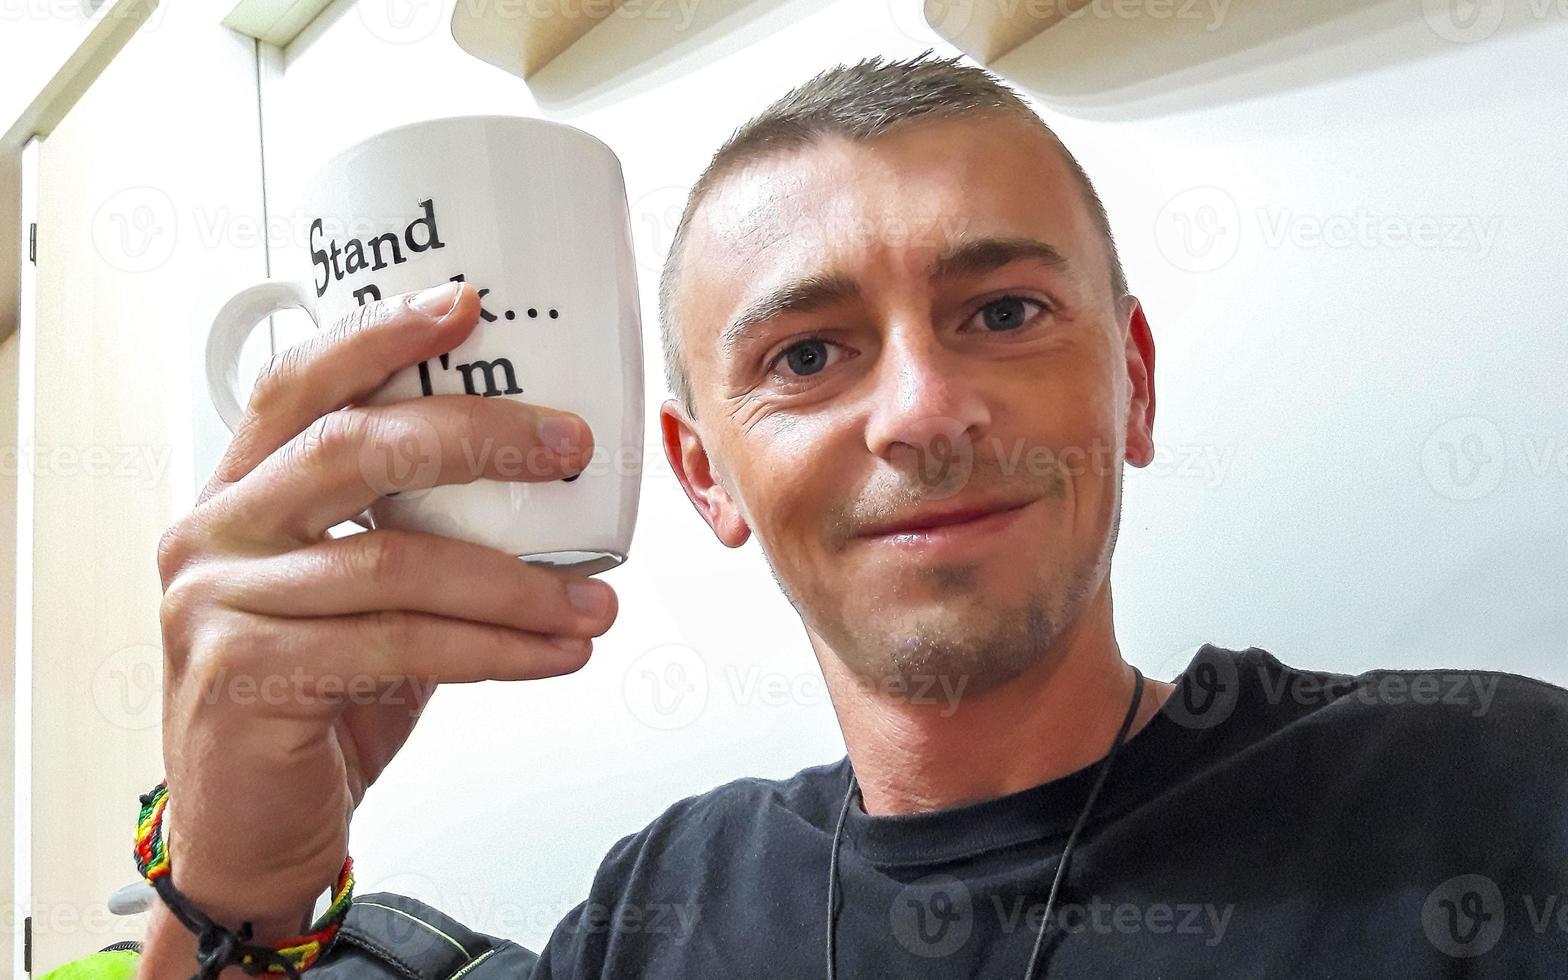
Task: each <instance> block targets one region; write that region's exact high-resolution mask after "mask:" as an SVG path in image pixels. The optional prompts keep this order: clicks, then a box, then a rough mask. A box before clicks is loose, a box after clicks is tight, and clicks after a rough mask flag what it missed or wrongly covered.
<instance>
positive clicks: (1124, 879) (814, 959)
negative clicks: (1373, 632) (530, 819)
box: [474, 644, 1568, 980]
mask: <svg viewBox="0 0 1568 980" xmlns="http://www.w3.org/2000/svg"><path fill="white" fill-rule="evenodd" d="M1173 680H1175V681H1176V683H1177V689H1176V690H1175V691H1174V692H1173V693H1172V694H1171V696H1170V698H1169V699H1168V700H1167V702H1166V703H1165V705H1164V706H1163V707H1162V709H1161V711H1160V712H1159V713H1158V714H1157V715H1155V716H1154V718H1153V719H1152V720H1151V721H1150V722H1149V723H1148V724H1146V725H1145V726H1144V727H1143V728H1142V729H1140V730H1139V731H1138V732H1137V733H1135V734H1134V735H1133V736H1131V737H1130V738H1129V739H1128V740H1127V742H1126V743H1125V744H1124V745H1123V746H1122V748H1121V750H1120V751H1119V752H1118V754H1117V757H1116V760H1115V763H1114V765H1113V767H1112V770H1111V772H1110V774H1109V777H1108V779H1107V782H1106V783H1105V786H1104V788H1103V789H1102V790H1101V794H1100V797H1099V800H1098V802H1097V803H1096V805H1095V809H1094V812H1093V813H1092V815H1091V817H1090V819H1089V822H1088V823H1087V825H1086V826H1085V828H1084V831H1083V833H1082V835H1081V836H1080V838H1079V840H1078V843H1077V845H1076V847H1075V849H1074V852H1073V856H1072V859H1071V861H1070V862H1069V864H1068V872H1067V875H1066V878H1065V880H1064V883H1063V887H1062V892H1061V894H1060V895H1059V896H1058V898H1057V911H1056V912H1055V913H1053V919H1055V921H1056V922H1057V923H1058V926H1059V927H1058V928H1055V929H1052V930H1051V931H1050V932H1049V933H1048V934H1047V937H1046V941H1045V944H1044V947H1043V949H1042V951H1041V965H1040V967H1039V970H1038V972H1037V974H1036V976H1038V977H1072V978H1075V980H1088V978H1095V977H1118V978H1135V977H1136V978H1144V977H1147V978H1162V980H1178V978H1198V977H1205V978H1206V977H1224V978H1246V977H1271V978H1275V977H1289V978H1341V977H1343V978H1361V977H1400V978H1408V977H1422V978H1425V977H1445V978H1457V977H1510V978H1521V977H1540V978H1553V980H1559V978H1563V977H1568V765H1565V763H1568V691H1565V690H1564V689H1563V688H1560V687H1557V686H1555V685H1551V684H1548V683H1546V682H1544V681H1540V680H1536V679H1532V678H1528V677H1522V676H1519V675H1515V674H1507V673H1501V672H1497V671H1482V670H1429V671H1419V670H1376V671H1369V672H1366V673H1363V674H1360V675H1356V676H1350V675H1346V674H1337V673H1328V672H1322V671H1309V670H1302V669H1298V668H1294V667H1288V666H1286V665H1284V664H1282V663H1281V662H1280V661H1279V660H1277V659H1275V658H1274V657H1273V656H1272V655H1271V654H1269V653H1268V652H1266V651H1264V650H1261V649H1258V648H1256V647H1252V648H1248V649H1246V650H1244V651H1239V652H1238V651H1234V650H1228V649H1224V648H1220V647H1216V646H1213V645H1211V644H1205V645H1204V646H1203V647H1202V648H1201V649H1200V650H1199V651H1198V653H1197V654H1196V655H1195V656H1194V658H1193V660H1192V662H1191V663H1190V664H1189V665H1188V666H1187V668H1186V669H1185V670H1184V671H1183V672H1182V674H1181V675H1180V676H1179V677H1178V678H1173ZM1096 766H1097V764H1093V765H1090V766H1088V767H1086V768H1084V769H1081V770H1078V771H1076V772H1073V773H1071V774H1069V775H1066V776H1064V777H1062V778H1059V779H1056V780H1052V781H1050V782H1048V783H1044V784H1041V785H1039V786H1035V787H1032V788H1030V789H1026V790H1022V791H1020V792H1016V793H1012V794H1009V795H1006V796H1002V797H998V798H995V799H991V800H987V801H983V802H979V803H973V804H965V805H961V806H955V807H950V808H946V809H942V810H938V811H933V812H927V813H920V814H912V815H900V816H875V817H874V816H869V815H867V814H866V813H865V812H864V811H863V810H861V809H860V807H859V804H858V802H857V803H856V804H854V805H852V806H851V808H850V812H849V814H848V818H847V822H846V827H845V834H844V838H843V842H842V846H841V850H840V853H839V865H838V867H839V889H840V896H841V898H840V901H841V906H840V913H839V919H838V930H837V944H838V970H837V972H838V976H839V977H843V978H858V977H901V978H925V977H930V978H943V980H951V978H958V977H987V978H998V980H1002V978H1006V980H1012V978H1017V977H1021V976H1022V975H1023V972H1024V968H1025V965H1026V963H1027V962H1028V959H1029V954H1030V951H1031V949H1032V947H1033V945H1034V942H1035V934H1036V931H1037V930H1038V927H1039V921H1040V914H1041V910H1042V907H1043V905H1044V902H1045V896H1046V893H1047V890H1048V888H1049V882H1050V880H1051V877H1052V876H1053V875H1054V873H1055V870H1056V865H1057V861H1058V858H1059V855H1060V852H1061V849H1062V845H1063V844H1064V843H1065V841H1066V838H1067V835H1068V833H1069V831H1070V829H1071V827H1072V824H1073V822H1074V820H1075V819H1076V818H1077V816H1078V812H1079V810H1080V809H1081V808H1082V805H1083V803H1084V800H1085V799H1086V797H1087V794H1088V792H1089V789H1090V786H1091V785H1092V783H1093V781H1094V778H1095V775H1096ZM848 774H849V770H848V760H847V758H845V759H840V760H839V761H837V762H834V763H831V764H828V765H822V766H816V767H812V768H808V769H804V770H802V771H800V772H798V773H796V774H795V775H793V776H791V777H789V778H788V779H784V780H770V779H756V778H746V779H739V780H735V781H734V782H730V783H727V784H725V785H723V786H720V787H718V788H716V789H714V790H711V791H709V792H707V793H703V794H699V795H696V796H692V797H688V798H686V799H683V800H681V801H679V802H677V803H675V804H674V805H672V806H671V807H670V808H669V809H667V810H666V811H665V812H664V813H663V814H661V815H660V816H659V817H658V818H656V819H655V820H654V821H653V822H652V823H650V824H649V825H648V826H647V827H645V828H644V829H643V830H641V831H639V832H637V833H635V834H631V835H628V836H627V837H624V838H622V839H621V840H620V841H619V842H618V843H617V844H616V845H615V846H614V847H613V848H612V849H611V850H610V852H609V854H608V855H607V856H606V857H605V859H604V861H603V863H602V864H601V866H600V868H599V870H598V872H597V873H596V875H595V877H594V881H593V885H592V888H591V890H590V894H589V896H588V898H587V899H586V900H585V901H584V902H583V903H582V904H580V905H579V906H577V907H576V908H574V909H573V910H572V911H571V912H570V913H568V915H567V916H566V917H565V918H564V919H563V920H562V921H561V923H560V924H559V925H558V926H557V927H556V929H555V931H554V933H553V934H552V935H551V937H550V939H549V941H548V943H547V944H546V946H545V948H544V949H543V950H542V951H541V953H540V954H539V959H538V962H537V963H535V964H533V966H532V970H531V974H530V975H531V978H532V980H547V978H550V980H564V978H589V977H616V978H621V977H627V978H629V977H639V978H647V980H655V978H657V980H665V978H669V980H677V978H679V980H691V978H706V977H747V978H750V977H778V978H791V980H796V978H799V980H806V978H820V977H824V976H825V974H826V965H825V963H826V960H825V957H826V952H825V939H826V931H827V924H828V916H827V879H828V866H829V850H830V843H831V841H832V837H833V830H834V826H835V823H836V821H837V818H838V814H839V812H840V808H841V806H842V801H843V797H844V792H845V790H846V788H847V785H848V784H847V779H848ZM530 958H531V957H530ZM519 962H520V961H519ZM474 976H476V977H481V978H487V977H488V976H489V974H488V973H483V972H482V971H477V970H476V971H475V973H474Z"/></svg>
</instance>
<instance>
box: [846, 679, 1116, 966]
mask: <svg viewBox="0 0 1568 980" xmlns="http://www.w3.org/2000/svg"><path fill="white" fill-rule="evenodd" d="M1132 672H1133V684H1132V703H1130V704H1129V705H1127V715H1126V717H1124V718H1123V719H1122V727H1121V729H1120V730H1119V731H1118V732H1117V733H1116V739H1115V740H1114V741H1112V742H1111V751H1110V752H1108V753H1107V754H1106V756H1105V759H1104V760H1103V761H1102V762H1101V763H1100V772H1099V775H1098V776H1096V777H1095V780H1094V786H1093V788H1091V789H1090V790H1089V798H1088V799H1087V800H1085V801H1084V804H1083V809H1082V810H1081V811H1079V813H1078V820H1077V821H1076V822H1075V823H1074V824H1073V830H1072V833H1070V834H1068V835H1067V844H1066V846H1064V847H1063V848H1062V859H1061V860H1060V861H1058V862H1057V864H1056V876H1055V877H1054V878H1053V879H1052V880H1051V891H1050V893H1049V894H1048V895H1047V896H1046V898H1045V914H1044V915H1043V916H1041V917H1040V933H1039V935H1037V936H1035V939H1034V951H1033V952H1031V953H1030V954H1029V965H1028V966H1027V967H1025V968H1024V980H1031V978H1032V977H1033V976H1034V970H1035V965H1036V963H1037V962H1038V961H1039V958H1040V947H1041V945H1042V944H1043V943H1044V942H1045V930H1046V926H1048V925H1049V924H1050V922H1051V910H1052V909H1054V908H1055V907H1056V893H1057V892H1058V891H1059V890H1060V889H1061V886H1062V878H1063V877H1064V876H1065V875H1066V872H1067V859H1068V857H1070V856H1071V855H1072V852H1073V845H1074V844H1076V843H1077V842H1078V834H1079V832H1080V831H1082V830H1083V825H1084V823H1085V822H1087V821H1088V819H1089V811H1090V810H1092V809H1094V801H1095V798H1096V797H1098V796H1099V795H1100V787H1101V786H1104V785H1105V777H1106V775H1107V774H1108V773H1109V772H1110V771H1111V762H1112V760H1114V759H1115V758H1116V750H1117V749H1120V748H1121V747H1122V742H1123V741H1124V740H1125V739H1126V738H1127V729H1128V728H1130V727H1132V720H1133V717H1134V716H1135V715H1137V713H1138V705H1139V704H1141V703H1142V702H1143V671H1141V670H1139V669H1138V668H1137V667H1134V668H1133V669H1132ZM859 789H860V784H859V782H858V781H856V779H855V769H854V766H851V767H850V769H849V788H848V789H846V790H845V791H844V805H843V806H842V807H841V808H840V809H839V812H838V826H837V827H835V828H834V829H833V852H832V855H831V856H830V857H829V858H828V980H835V978H836V977H837V967H836V966H835V962H834V961H835V959H836V957H835V956H834V949H835V944H834V938H833V937H834V933H835V932H836V931H837V926H838V904H837V902H836V901H835V898H836V897H837V893H838V849H839V842H840V840H842V838H843V836H844V818H845V817H847V816H848V815H849V801H850V799H851V797H853V796H854V795H855V794H856V792H857V791H858V790H859Z"/></svg>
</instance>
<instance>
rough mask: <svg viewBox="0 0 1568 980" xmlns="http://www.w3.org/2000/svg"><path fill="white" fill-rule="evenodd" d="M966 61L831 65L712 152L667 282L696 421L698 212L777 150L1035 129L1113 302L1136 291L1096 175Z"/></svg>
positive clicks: (679, 371)
mask: <svg viewBox="0 0 1568 980" xmlns="http://www.w3.org/2000/svg"><path fill="white" fill-rule="evenodd" d="M961 57H962V56H960V55H955V56H953V57H951V58H936V57H933V56H932V53H931V49H929V48H928V49H927V50H925V51H924V52H922V53H920V54H918V55H915V56H914V57H912V58H909V59H908V60H905V61H883V60H882V58H881V56H880V55H878V56H875V57H871V58H866V59H863V60H861V61H859V62H856V63H855V64H853V65H843V64H841V65H838V66H837V67H834V68H830V69H828V70H826V71H823V72H821V73H820V74H818V75H816V76H815V77H813V78H811V79H810V80H809V81H807V82H805V83H803V84H801V85H799V86H797V87H795V88H793V89H791V90H790V91H789V92H787V93H785V94H784V96H783V97H781V98H780V99H778V100H777V101H776V102H774V103H773V104H772V105H770V106H768V107H767V108H766V109H764V110H763V111H762V112H761V113H760V114H758V115H757V116H756V117H754V118H753V119H751V121H749V122H747V123H746V124H745V125H743V126H741V127H740V128H738V129H736V130H735V132H734V133H732V134H731V135H730V138H729V139H728V140H726V141H725V143H724V145H723V146H721V147H720V148H719V150H718V152H717V153H715V154H714V155H713V159H712V160H711V161H710V162H709V163H708V166H707V168H706V169H705V170H703V172H702V175H701V176H699V177H698V178H697V182H696V183H695V184H694V185H692V189H691V192H690V194H689V195H688V196H687V198H686V207H685V210H684V211H682V212H681V218H680V223H679V224H677V225H676V227H675V236H674V239H673V240H672V241H671V244H670V251H669V255H668V256H666V258H665V261H664V270H663V272H662V274H661V275H660V277H659V328H660V335H661V339H662V341H663V344H664V373H665V380H666V381H667V382H668V384H669V386H670V390H671V392H673V393H674V395H675V397H676V398H677V399H678V400H679V401H680V404H681V405H682V407H683V408H685V410H686V414H687V415H688V416H689V417H691V418H693V419H695V418H696V417H697V406H696V399H695V397H694V395H693V392H692V386H691V376H690V374H688V372H687V370H686V365H685V360H684V358H683V355H682V352H681V340H680V329H679V325H678V324H677V323H676V322H675V294H676V289H677V286H678V282H679V279H680V274H681V253H682V252H683V251H684V247H685V244H686V237H687V232H688V228H689V225H690V222H691V218H692V215H693V214H694V213H695V212H696V210H697V206H698V205H699V204H701V203H702V201H703V199H704V198H705V197H706V196H707V194H708V193H709V191H711V190H712V189H713V187H714V186H715V185H716V184H718V183H719V181H720V180H721V179H723V178H724V177H725V176H726V175H728V174H729V173H730V172H731V171H732V170H733V169H734V168H735V167H737V166H738V165H739V164H741V163H743V162H746V161H749V160H755V159H757V158H760V157H763V156H766V155H767V154H769V153H771V152H775V151H779V150H788V149H798V148H802V147H805V146H809V145H810V144H812V143H813V142H815V141H817V140H820V139H821V138H823V137H829V136H838V137H842V138H845V139H850V140H855V141H861V142H864V141H868V140H871V139H874V138H875V137H877V136H880V135H882V134H883V133H885V132H887V131H888V130H889V129H891V128H892V127H894V126H896V125H899V124H900V123H904V122H908V121H909V120H912V119H920V118H929V119H942V118H952V117H957V116H973V115H979V114H989V115H996V116H1002V117H1007V118H1011V119H1015V120H1021V121H1024V122H1027V123H1028V124H1030V125H1031V126H1034V127H1035V128H1036V129H1038V130H1039V131H1041V132H1042V133H1044V134H1045V135H1046V136H1048V137H1049V138H1050V139H1051V140H1052V141H1053V142H1054V143H1055V144H1056V146H1057V148H1058V149H1060V150H1061V153H1062V158H1063V160H1064V161H1065V162H1066V164H1067V168H1068V170H1069V171H1070V172H1071V173H1072V175H1073V177H1074V179H1075V180H1076V181H1077V182H1078V184H1079V185H1080V190H1081V192H1082V194H1083V199H1084V201H1085V203H1086V205H1087V206H1088V209H1089V215H1090V217H1091V218H1092V219H1093V221H1094V223H1095V225H1096V226H1097V228H1098V230H1099V232H1100V234H1101V236H1102V237H1103V238H1104V240H1105V248H1106V253H1107V254H1108V255H1109V256H1110V270H1109V274H1110V282H1111V296H1112V298H1113V299H1116V300H1119V299H1120V298H1121V297H1123V296H1125V295H1126V294H1127V276H1126V273H1125V272H1124V271H1123V269H1122V263H1121V257H1120V256H1119V255H1118V254H1117V249H1116V241H1115V239H1114V238H1113V237H1112V235H1111V224H1110V219H1109V218H1108V217H1107V216H1106V213H1105V205H1104V204H1102V203H1101V202H1100V196H1099V195H1098V194H1097V193H1095V190H1094V185H1093V184H1092V183H1091V182H1090V180H1089V175H1088V174H1086V173H1084V170H1083V167H1081V166H1080V165H1079V163H1078V161H1077V159H1075V158H1074V157H1073V155H1072V154H1071V153H1070V152H1068V150H1067V147H1066V146H1064V145H1063V144H1062V141H1061V140H1060V139H1059V138H1058V137H1057V135H1056V133H1055V132H1053V131H1052V130H1051V128H1050V127H1049V126H1047V125H1046V124H1045V121H1044V120H1043V119H1041V118H1040V116H1039V114H1037V113H1036V112H1035V111H1034V110H1033V109H1032V108H1030V106H1029V105H1028V103H1026V102H1024V100H1023V99H1022V98H1020V97H1019V96H1018V94H1017V93H1016V92H1015V91H1014V90H1013V89H1012V88H1010V87H1009V86H1008V85H1007V84H1006V83H1005V82H1003V81H1002V80H1000V79H999V78H997V77H996V76H995V75H992V74H991V73H990V72H988V71H986V70H985V69H983V68H979V67H976V66H974V65H965V64H961V63H960V58H961Z"/></svg>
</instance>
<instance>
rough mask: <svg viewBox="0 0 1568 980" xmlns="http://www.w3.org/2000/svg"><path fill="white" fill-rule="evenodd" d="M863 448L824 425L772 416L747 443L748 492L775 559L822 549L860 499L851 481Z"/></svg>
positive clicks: (743, 447) (743, 449) (744, 449)
mask: <svg viewBox="0 0 1568 980" xmlns="http://www.w3.org/2000/svg"><path fill="white" fill-rule="evenodd" d="M857 445H858V446H860V447H862V449H861V451H862V454H863V452H864V450H863V446H864V443H857V442H855V441H854V439H853V438H852V437H851V435H850V434H849V433H848V432H847V431H846V430H843V429H841V428H836V427H834V426H833V425H832V424H831V423H829V422H827V421H825V420H822V419H802V418H786V417H783V416H772V417H770V418H768V419H766V420H764V421H763V422H762V423H761V424H759V425H758V426H757V427H756V428H754V429H753V430H752V431H751V432H750V434H749V435H748V436H747V437H746V439H745V440H744V441H743V444H742V445H741V447H740V453H741V456H740V458H742V459H744V460H745V461H746V477H745V481H746V482H745V484H744V485H745V486H746V487H747V488H748V493H747V499H748V500H749V501H750V503H751V505H752V507H753V509H754V512H755V514H756V516H757V517H758V519H759V520H760V521H761V522H762V526H761V527H756V526H754V527H753V530H755V531H757V532H758V533H759V534H760V535H761V536H762V538H763V539H764V540H765V541H766V542H767V543H768V545H769V546H770V548H771V550H772V551H773V553H774V554H776V555H779V554H799V553H801V552H802V551H810V550H814V549H817V548H819V547H820V545H821V542H822V535H823V533H824V531H825V529H827V528H829V527H831V526H833V524H834V522H835V521H837V520H842V515H843V513H844V509H845V507H846V505H847V504H850V503H853V502H854V500H855V499H856V492H857V491H856V487H855V486H853V485H852V484H851V483H850V482H849V479H850V475H851V474H853V473H856V472H859V469H860V467H859V466H858V465H857V463H856V459H857V456H856V447H857Z"/></svg>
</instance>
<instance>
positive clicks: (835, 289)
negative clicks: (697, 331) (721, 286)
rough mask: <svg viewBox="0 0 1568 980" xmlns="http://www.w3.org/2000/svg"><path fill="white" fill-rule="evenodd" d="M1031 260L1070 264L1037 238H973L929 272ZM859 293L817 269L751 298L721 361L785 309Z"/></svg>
mask: <svg viewBox="0 0 1568 980" xmlns="http://www.w3.org/2000/svg"><path fill="white" fill-rule="evenodd" d="M1021 259H1030V260H1033V261H1035V262H1039V263H1041V264H1042V265H1046V266H1049V267H1050V268H1053V269H1063V270H1065V269H1066V268H1067V267H1068V262H1067V258H1066V257H1065V256H1063V255H1062V253H1061V252H1058V251H1057V250H1056V248H1055V247H1053V246H1051V245H1049V244H1047V243H1045V242H1042V241H1039V240H1037V239H1033V238H974V239H968V240H965V241H959V242H956V243H954V244H953V245H950V246H948V247H947V248H946V249H944V250H943V252H942V253H941V254H940V255H938V256H937V257H936V258H935V259H934V260H932V262H931V265H930V267H929V268H928V269H927V272H926V275H927V276H928V277H929V278H931V279H957V278H960V277H963V276H972V275H977V274H979V273H983V272H990V271H992V270H993V269H1000V268H1001V267H1003V266H1005V265H1008V264H1010V263H1012V262H1017V261H1019V260H1021ZM859 295H860V284H859V283H857V282H856V281H855V280H854V278H852V277H851V276H848V275H846V274H843V273H837V272H827V273H813V274H811V275H807V276H802V277H800V278H798V279H792V280H790V281H788V282H786V283H784V284H783V285H781V286H779V287H778V288H776V289H774V290H771V291H770V292H768V293H767V294H766V295H764V296H763V297H762V298H761V299H758V300H756V301H755V302H752V303H750V304H749V305H747V306H746V308H745V309H743V310H742V311H741V312H740V313H739V314H737V315H736V316H735V318H734V319H733V320H731V321H730V323H729V326H727V327H725V328H724V334H723V336H721V337H720V339H719V355H720V357H721V359H722V360H724V361H730V360H733V359H734V357H735V355H736V354H737V353H739V352H740V351H741V350H742V349H743V348H745V347H746V345H747V344H748V343H749V342H750V341H751V340H752V338H753V337H755V336H757V335H758V334H760V333H762V332H763V328H764V327H765V326H766V325H767V323H768V321H770V320H772V319H774V318H775V317H778V316H781V315H783V314H785V313H809V312H811V311H812V310H819V309H822V308H823V307H826V306H831V305H834V304H836V303H843V302H846V301H848V300H852V299H855V298H857V297H858V296H859Z"/></svg>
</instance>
